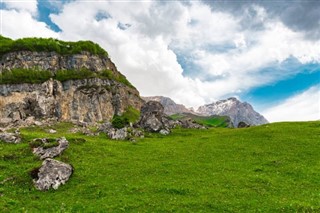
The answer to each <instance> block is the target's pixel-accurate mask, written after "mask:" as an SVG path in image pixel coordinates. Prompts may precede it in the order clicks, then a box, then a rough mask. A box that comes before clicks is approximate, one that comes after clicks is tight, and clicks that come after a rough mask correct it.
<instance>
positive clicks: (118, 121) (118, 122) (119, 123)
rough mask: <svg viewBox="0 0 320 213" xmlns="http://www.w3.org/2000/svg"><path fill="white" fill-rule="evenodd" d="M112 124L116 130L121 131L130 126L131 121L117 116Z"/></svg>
mask: <svg viewBox="0 0 320 213" xmlns="http://www.w3.org/2000/svg"><path fill="white" fill-rule="evenodd" d="M111 123H112V126H113V127H114V128H116V129H121V128H123V127H125V126H127V125H128V124H129V119H128V118H126V117H123V116H118V115H115V116H114V117H113V119H112V122H111Z"/></svg>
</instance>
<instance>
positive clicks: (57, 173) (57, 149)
mask: <svg viewBox="0 0 320 213" xmlns="http://www.w3.org/2000/svg"><path fill="white" fill-rule="evenodd" d="M55 141H56V142H58V145H57V146H54V147H50V148H44V146H46V145H47V144H49V143H50V141H49V139H47V138H37V139H34V140H33V143H35V144H38V146H37V147H35V148H34V149H33V153H34V154H35V155H37V156H38V157H40V159H41V160H44V161H43V162H42V166H41V167H40V168H36V169H34V170H33V171H32V173H31V175H32V178H33V182H34V185H35V187H36V188H37V189H39V190H42V191H43V190H48V189H50V188H51V187H52V188H53V189H58V187H59V186H60V185H62V184H65V183H66V182H67V181H68V180H69V178H70V176H71V174H72V172H73V168H72V166H71V165H70V164H67V163H63V162H61V161H58V160H54V159H53V158H54V157H56V156H58V155H61V154H62V152H63V151H64V150H65V149H67V148H68V146H69V142H68V141H67V139H66V138H65V137H62V138H57V139H56V140H55Z"/></svg>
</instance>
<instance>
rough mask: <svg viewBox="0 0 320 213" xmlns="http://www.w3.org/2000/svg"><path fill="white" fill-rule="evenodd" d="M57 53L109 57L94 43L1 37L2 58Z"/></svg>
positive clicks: (0, 54)
mask: <svg viewBox="0 0 320 213" xmlns="http://www.w3.org/2000/svg"><path fill="white" fill-rule="evenodd" d="M23 50H25V51H33V52H56V53H59V54H61V55H72V54H78V53H81V52H82V51H87V52H90V53H91V54H94V55H101V56H108V53H107V52H106V51H105V50H104V49H102V48H101V47H100V46H99V45H98V44H96V43H94V42H92V41H78V42H70V41H69V42H66V41H60V40H58V39H53V38H22V39H17V40H11V39H9V38H6V37H3V36H1V35H0V57H2V56H3V55H4V54H6V53H9V52H15V51H23Z"/></svg>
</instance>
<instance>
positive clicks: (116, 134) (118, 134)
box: [107, 127, 128, 140]
mask: <svg viewBox="0 0 320 213" xmlns="http://www.w3.org/2000/svg"><path fill="white" fill-rule="evenodd" d="M107 134H108V136H109V138H110V139H113V140H125V139H126V138H127V136H128V132H127V128H126V127H124V128H122V129H110V130H109V131H108V133H107Z"/></svg>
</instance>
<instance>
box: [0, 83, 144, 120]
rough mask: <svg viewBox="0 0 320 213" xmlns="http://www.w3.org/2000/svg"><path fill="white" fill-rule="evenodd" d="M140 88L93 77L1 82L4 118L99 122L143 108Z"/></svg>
mask: <svg viewBox="0 0 320 213" xmlns="http://www.w3.org/2000/svg"><path fill="white" fill-rule="evenodd" d="M142 103H143V102H142V100H141V99H140V97H139V92H138V91H137V90H136V89H134V88H131V87H128V86H126V85H123V84H121V83H118V82H115V81H113V80H108V79H105V80H102V79H99V78H90V79H83V80H69V81H65V82H60V81H56V80H49V81H47V82H44V83H43V84H16V85H0V118H2V119H4V120H8V121H7V122H8V123H10V122H14V121H17V120H25V119H27V118H28V117H31V116H32V117H35V118H36V119H40V118H41V119H45V118H53V117H54V118H57V119H58V120H68V121H84V122H96V121H103V120H109V119H110V118H112V117H113V116H114V115H115V114H121V113H123V112H124V111H125V110H126V109H127V107H128V106H132V107H134V108H137V109H139V108H140V107H141V105H142Z"/></svg>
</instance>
